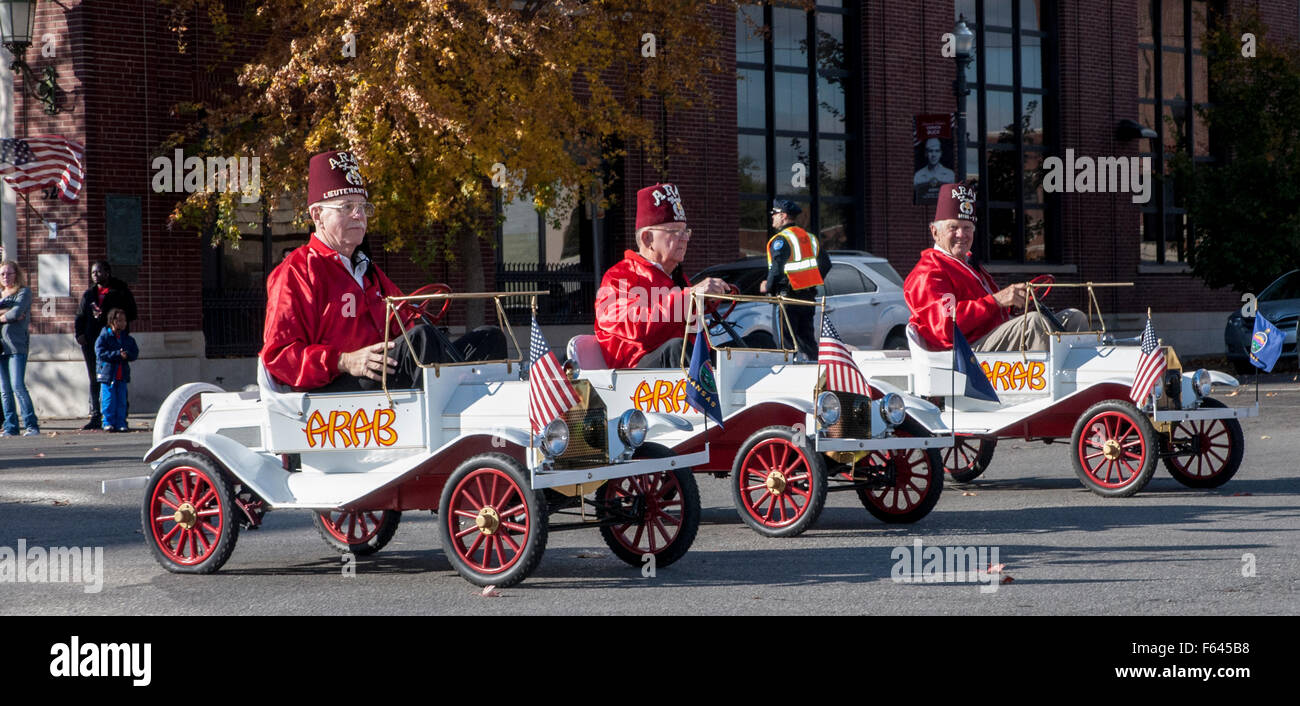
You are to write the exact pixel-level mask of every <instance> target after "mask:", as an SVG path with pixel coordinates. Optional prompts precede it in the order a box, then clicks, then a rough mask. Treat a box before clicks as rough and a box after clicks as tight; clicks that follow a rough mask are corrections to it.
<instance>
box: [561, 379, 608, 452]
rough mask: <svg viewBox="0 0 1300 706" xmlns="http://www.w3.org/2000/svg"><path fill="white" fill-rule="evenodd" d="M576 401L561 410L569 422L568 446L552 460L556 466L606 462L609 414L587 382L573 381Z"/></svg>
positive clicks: (566, 421) (565, 419)
mask: <svg viewBox="0 0 1300 706" xmlns="http://www.w3.org/2000/svg"><path fill="white" fill-rule="evenodd" d="M573 387H574V389H575V390H577V392H578V404H576V405H574V406H573V408H572V409H570V410H569V411H567V412H565V413H564V421H565V423H567V424H568V425H569V447H568V448H566V449H565V450H564V453H562V454H560V456H559V458H557V459H555V467H556V468H566V469H567V468H593V467H596V466H604V465H606V464H608V463H609V436H608V434H607V432H606V427H607V426H608V424H609V417H608V415H607V414H606V412H605V404H604V403H603V402H601V400H600V397H599V396H598V395H596V394H595V393H594V392H593V391H592V389H591V383H590V382H587V381H586V380H577V381H575V382H574V384H573Z"/></svg>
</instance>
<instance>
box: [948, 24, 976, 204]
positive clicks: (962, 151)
mask: <svg viewBox="0 0 1300 706" xmlns="http://www.w3.org/2000/svg"><path fill="white" fill-rule="evenodd" d="M952 34H953V37H954V38H956V40H957V46H956V50H957V53H956V56H955V57H954V58H955V60H956V62H957V79H956V80H955V81H953V82H952V92H953V95H955V96H956V97H957V143H956V144H957V181H958V182H964V181H966V96H968V95H970V88H968V87H967V86H966V67H967V66H968V65H969V64H970V62H971V61H972V60H973V59H974V58H975V33H974V32H972V31H970V27H967V26H966V17H965V16H964V15H958V16H957V24H956V25H954V26H953V28H952Z"/></svg>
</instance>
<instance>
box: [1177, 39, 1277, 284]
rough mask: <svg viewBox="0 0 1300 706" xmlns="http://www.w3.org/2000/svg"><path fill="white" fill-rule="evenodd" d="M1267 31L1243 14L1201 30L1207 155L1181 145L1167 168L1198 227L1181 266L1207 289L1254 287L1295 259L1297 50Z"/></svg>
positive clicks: (1201, 110)
mask: <svg viewBox="0 0 1300 706" xmlns="http://www.w3.org/2000/svg"><path fill="white" fill-rule="evenodd" d="M1265 29H1266V28H1265V27H1264V25H1263V24H1262V23H1261V22H1260V21H1259V18H1258V16H1255V15H1248V16H1243V17H1241V18H1238V19H1236V20H1234V21H1232V22H1229V23H1223V22H1220V23H1219V26H1218V28H1217V29H1212V30H1210V31H1208V32H1207V33H1206V36H1205V42H1204V46H1205V49H1206V52H1207V54H1208V70H1209V80H1210V101H1211V103H1210V104H1209V105H1208V106H1206V107H1203V108H1198V109H1197V113H1198V114H1199V115H1200V116H1201V118H1202V120H1203V121H1204V124H1205V125H1206V126H1207V127H1208V129H1209V130H1210V133H1209V134H1210V140H1211V143H1210V144H1211V148H1212V150H1213V152H1214V156H1215V161H1213V162H1210V163H1201V164H1194V163H1193V160H1192V157H1191V154H1190V150H1186V149H1184V151H1182V152H1180V153H1179V154H1178V155H1176V157H1175V158H1174V160H1173V161H1172V162H1171V164H1170V167H1171V174H1172V175H1173V178H1174V180H1175V185H1176V186H1177V188H1178V189H1179V190H1180V192H1181V193H1182V194H1184V195H1185V200H1186V203H1187V209H1188V212H1189V214H1190V215H1191V220H1192V223H1193V224H1194V226H1195V228H1196V237H1195V239H1194V240H1193V241H1192V242H1191V243H1189V247H1188V252H1187V255H1188V262H1189V263H1190V265H1191V268H1192V273H1193V274H1194V275H1196V276H1197V277H1198V278H1200V279H1201V280H1204V282H1205V283H1206V284H1207V285H1209V286H1210V287H1215V288H1217V287H1224V286H1231V287H1233V288H1235V289H1237V290H1239V291H1253V292H1258V291H1259V289H1260V288H1262V287H1264V286H1266V285H1267V284H1268V283H1269V282H1270V281H1271V280H1273V279H1274V278H1275V277H1276V276H1277V275H1278V274H1281V273H1282V272H1285V271H1286V270H1288V269H1291V268H1294V267H1296V266H1297V265H1298V264H1300V59H1297V57H1300V50H1298V49H1297V47H1296V45H1295V44H1294V43H1290V42H1282V41H1281V40H1278V39H1276V38H1275V37H1269V36H1265ZM1247 34H1249V35H1251V36H1253V37H1254V38H1255V47H1254V48H1255V51H1254V52H1253V53H1254V55H1253V56H1247V55H1245V54H1249V53H1250V52H1249V51H1245V50H1246V49H1248V47H1247V46H1246V41H1247V40H1246V39H1245V38H1244V35H1247Z"/></svg>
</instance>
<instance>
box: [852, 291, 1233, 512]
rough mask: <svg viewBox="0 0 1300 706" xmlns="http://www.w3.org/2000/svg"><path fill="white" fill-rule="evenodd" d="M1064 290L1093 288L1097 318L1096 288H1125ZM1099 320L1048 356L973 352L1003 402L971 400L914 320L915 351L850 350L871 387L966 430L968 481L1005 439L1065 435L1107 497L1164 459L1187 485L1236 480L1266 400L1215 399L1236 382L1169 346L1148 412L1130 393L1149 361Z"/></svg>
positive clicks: (1060, 341)
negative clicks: (1215, 391)
mask: <svg viewBox="0 0 1300 706" xmlns="http://www.w3.org/2000/svg"><path fill="white" fill-rule="evenodd" d="M1039 286H1040V285H1031V289H1037V288H1038V287H1039ZM1042 286H1045V285H1042ZM1055 286H1056V287H1080V288H1086V289H1087V296H1088V298H1089V302H1090V307H1089V319H1090V323H1092V322H1091V319H1092V312H1093V311H1100V307H1099V306H1096V303H1097V302H1096V297H1095V295H1094V293H1093V288H1094V287H1099V286H1128V285H1125V284H1116V285H1111V284H1099V283H1097V284H1094V283H1086V284H1077V285H1063V284H1056V285H1055ZM1035 299H1037V297H1035ZM1038 306H1041V304H1038ZM1042 309H1043V310H1045V311H1047V312H1049V313H1050V310H1048V309H1046V307H1042ZM1098 319H1100V317H1098ZM1094 325H1097V324H1094ZM1091 327H1092V326H1090V328H1091ZM1099 327H1100V330H1096V331H1087V332H1079V333H1064V332H1059V331H1058V332H1054V333H1052V335H1051V343H1050V348H1049V350H1046V351H1025V350H1021V351H1013V352H1002V353H976V358H977V359H978V361H979V363H980V366H981V368H982V369H983V370H984V372H985V375H986V376H987V377H988V378H989V381H990V382H991V383H992V384H993V388H994V390H995V391H996V392H997V395H998V397H999V399H1000V400H1001V402H1000V403H996V402H987V401H984V400H978V399H972V398H969V397H965V396H962V394H961V391H964V389H965V379H964V376H962V375H960V374H955V373H954V372H953V365H952V363H953V354H952V351H951V350H938V351H936V350H929V349H928V348H927V346H926V343H925V341H924V340H923V339H922V338H921V337H920V336H919V335H918V333H917V331H916V329H915V327H914V326H911V325H909V327H908V345H909V350H908V351H857V352H855V353H854V354H853V356H854V359H855V360H856V361H858V363H859V365H860V366H861V367H862V369H863V370H864V371H866V372H867V374H868V375H869V376H870V377H871V382H872V384H873V385H877V386H879V387H881V388H882V389H890V390H898V391H909V392H911V393H912V394H916V395H920V396H922V397H926V398H928V399H932V400H936V401H941V402H942V403H943V406H944V407H945V409H946V411H945V413H944V417H945V419H947V420H948V422H949V425H950V426H951V427H952V429H953V431H954V432H955V433H956V434H957V444H956V446H955V447H954V448H953V449H952V450H950V451H948V452H946V453H945V466H946V467H947V470H948V472H949V473H950V474H951V475H952V477H953V480H956V481H959V482H968V481H971V480H974V479H975V478H976V477H978V476H979V475H980V474H981V473H983V472H984V471H985V470H986V469H987V468H988V466H989V462H990V461H991V459H992V457H993V451H994V448H995V446H996V444H997V440H998V439H1024V440H1026V441H1029V440H1042V441H1045V442H1049V443H1050V442H1051V441H1054V440H1056V439H1063V438H1068V439H1070V459H1071V462H1072V464H1073V467H1074V472H1075V474H1076V475H1077V476H1078V478H1079V480H1080V481H1081V482H1082V483H1083V485H1084V486H1085V487H1087V488H1088V489H1089V490H1091V491H1092V492H1094V493H1096V494H1098V495H1102V496H1106V497H1126V496H1130V495H1133V494H1134V493H1137V492H1138V491H1140V490H1142V488H1143V487H1145V486H1146V484H1147V482H1148V481H1150V480H1151V476H1152V475H1153V474H1154V473H1155V467H1156V459H1157V458H1159V459H1161V460H1162V461H1163V462H1164V465H1165V468H1167V469H1168V470H1169V473H1170V475H1172V476H1173V477H1174V478H1175V479H1177V480H1178V481H1179V482H1180V483H1182V484H1183V485H1186V486H1189V487H1193V488H1214V487H1218V486H1220V485H1223V484H1224V483H1226V482H1228V480H1229V479H1231V478H1232V476H1233V474H1235V473H1236V472H1237V469H1238V467H1240V465H1241V460H1242V455H1243V452H1244V446H1245V441H1244V438H1243V436H1242V431H1241V422H1240V421H1239V420H1240V419H1242V418H1246V417H1253V416H1256V415H1258V414H1259V405H1258V404H1256V405H1255V406H1253V407H1243V408H1231V407H1227V406H1226V405H1224V404H1223V403H1222V402H1220V401H1218V400H1216V399H1214V398H1212V397H1210V392H1211V390H1212V387H1213V386H1214V385H1222V386H1225V387H1236V386H1237V384H1238V383H1237V380H1236V379H1235V378H1233V377H1232V376H1230V375H1228V374H1226V373H1221V372H1219V371H1207V370H1203V369H1202V370H1196V371H1194V372H1190V373H1188V372H1184V371H1183V369H1182V364H1181V362H1179V360H1178V356H1177V354H1175V353H1174V351H1173V349H1172V348H1171V347H1168V346H1164V355H1165V364H1166V366H1167V370H1166V372H1165V375H1164V377H1163V379H1162V380H1160V381H1159V382H1157V384H1156V386H1155V390H1154V394H1153V396H1152V397H1153V398H1154V400H1155V401H1154V402H1152V400H1151V399H1148V400H1147V401H1146V403H1145V404H1144V405H1143V406H1142V407H1141V408H1139V406H1138V405H1135V404H1133V402H1131V401H1130V399H1129V393H1130V387H1131V386H1132V384H1133V377H1134V374H1135V372H1136V370H1137V366H1138V361H1139V359H1140V358H1141V356H1142V351H1141V348H1140V345H1139V342H1138V341H1137V340H1136V339H1133V340H1130V341H1120V342H1116V341H1115V340H1114V338H1113V337H1112V336H1109V335H1107V334H1106V331H1105V323H1104V321H1099Z"/></svg>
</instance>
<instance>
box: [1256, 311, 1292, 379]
mask: <svg viewBox="0 0 1300 706" xmlns="http://www.w3.org/2000/svg"><path fill="white" fill-rule="evenodd" d="M1285 337H1286V334H1284V333H1282V332H1281V331H1279V330H1278V328H1277V327H1276V326H1274V325H1273V322H1271V321H1269V320H1268V319H1266V318H1264V313H1263V312H1260V311H1256V312H1255V331H1254V333H1252V334H1251V336H1250V362H1251V364H1252V365H1254V366H1255V367H1256V368H1263V369H1264V372H1266V373H1271V372H1273V366H1274V365H1275V364H1277V359H1278V358H1280V357H1281V356H1282V339H1283V338H1285Z"/></svg>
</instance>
